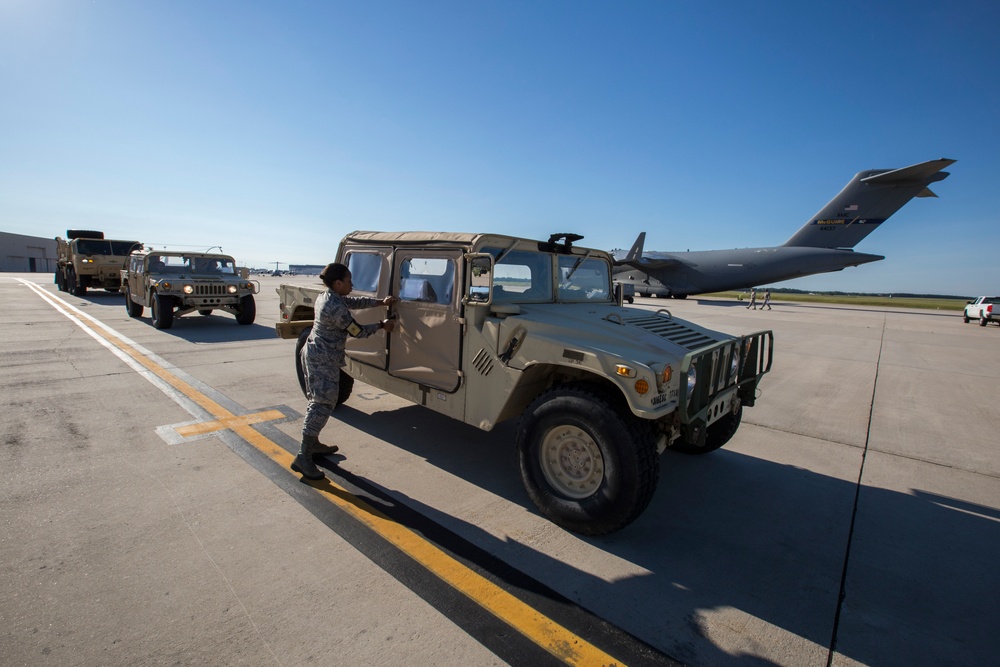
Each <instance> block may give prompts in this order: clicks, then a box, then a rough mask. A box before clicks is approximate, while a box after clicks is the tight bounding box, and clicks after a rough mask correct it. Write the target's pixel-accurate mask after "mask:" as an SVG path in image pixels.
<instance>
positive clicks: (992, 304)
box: [962, 296, 1000, 327]
mask: <svg viewBox="0 0 1000 667" xmlns="http://www.w3.org/2000/svg"><path fill="white" fill-rule="evenodd" d="M962 319H963V320H965V323H966V324H968V323H969V321H970V320H979V326H981V327H985V326H986V325H987V324H988V323H990V322H996V323H997V324H1000V296H978V297H976V298H975V299H973V300H972V301H970V302H969V303H967V304H966V306H965V314H964V315H963V316H962Z"/></svg>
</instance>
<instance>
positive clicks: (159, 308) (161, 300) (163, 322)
mask: <svg viewBox="0 0 1000 667" xmlns="http://www.w3.org/2000/svg"><path fill="white" fill-rule="evenodd" d="M151 305H152V310H153V326H154V327H156V328H157V329H169V328H170V327H172V326H173V325H174V303H173V301H172V300H171V298H170V297H169V296H163V295H162V294H154V295H153V303H152V304H151Z"/></svg>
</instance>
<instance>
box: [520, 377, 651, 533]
mask: <svg viewBox="0 0 1000 667" xmlns="http://www.w3.org/2000/svg"><path fill="white" fill-rule="evenodd" d="M516 438H517V460H518V466H519V468H520V471H521V481H522V482H523V483H524V488H525V490H526V491H527V492H528V496H529V497H530V498H531V500H532V502H534V503H535V505H536V506H537V507H538V509H539V510H540V511H541V512H542V514H544V515H545V516H546V517H548V518H549V519H551V520H552V521H553V522H554V523H556V524H558V525H560V526H562V527H563V528H566V529H567V530H572V531H574V532H577V533H582V534H584V535H604V534H606V533H611V532H614V531H616V530H620V529H621V528H624V527H625V526H627V525H628V524H630V523H631V522H632V521H634V520H635V519H636V518H637V517H638V516H639V515H640V514H642V512H643V510H645V509H646V506H647V505H648V504H649V501H650V500H651V499H652V497H653V492H654V491H655V490H656V484H657V481H658V480H659V475H660V462H659V458H658V457H657V455H656V444H655V441H654V438H653V431H652V428H651V427H650V425H649V424H648V423H646V422H644V421H642V420H640V419H637V418H636V417H634V416H633V415H632V414H631V413H630V412H628V409H627V408H626V407H624V406H622V407H618V406H617V405H616V404H615V403H614V402H613V401H612V400H611V399H610V398H608V397H606V396H604V395H602V394H600V393H598V392H597V391H595V390H593V389H591V388H589V387H586V386H583V385H564V386H561V387H555V388H553V389H550V390H549V391H547V392H545V393H544V394H542V395H541V396H539V397H538V398H536V399H535V400H534V402H532V404H531V405H529V406H528V408H527V409H526V410H525V412H524V414H523V415H522V416H521V419H520V421H519V422H518V425H517V436H516Z"/></svg>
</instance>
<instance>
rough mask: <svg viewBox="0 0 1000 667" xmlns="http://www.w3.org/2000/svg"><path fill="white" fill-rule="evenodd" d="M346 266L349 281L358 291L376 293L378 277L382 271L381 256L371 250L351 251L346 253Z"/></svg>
mask: <svg viewBox="0 0 1000 667" xmlns="http://www.w3.org/2000/svg"><path fill="white" fill-rule="evenodd" d="M347 268H348V269H350V271H351V282H352V283H353V284H354V289H355V290H356V291H358V292H370V293H371V294H376V293H378V279H379V275H380V274H381V272H382V256H381V255H378V254H376V253H373V252H352V253H350V254H348V255H347Z"/></svg>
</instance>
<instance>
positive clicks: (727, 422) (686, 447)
mask: <svg viewBox="0 0 1000 667" xmlns="http://www.w3.org/2000/svg"><path fill="white" fill-rule="evenodd" d="M742 420H743V406H742V405H741V406H740V407H739V408H738V409H737V410H736V412H735V413H733V412H730V413H729V414H727V415H726V416H725V417H722V418H721V419H719V420H718V421H717V422H715V423H714V424H712V425H711V426H709V427H708V431H706V432H705V445H704V446H703V447H698V446H696V445H692V444H690V443H687V442H684V441H683V440H680V439H678V440H677V442H676V443H674V444H673V445H670V449H671V451H674V452H680V453H682V454H707V453H709V452H714V451H715V450H716V449H718V448H719V447H722V446H723V445H724V444H726V443H727V442H729V441H730V440H731V439H732V437H733V436H734V435H736V431H737V429H739V427H740V422H741V421H742Z"/></svg>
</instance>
